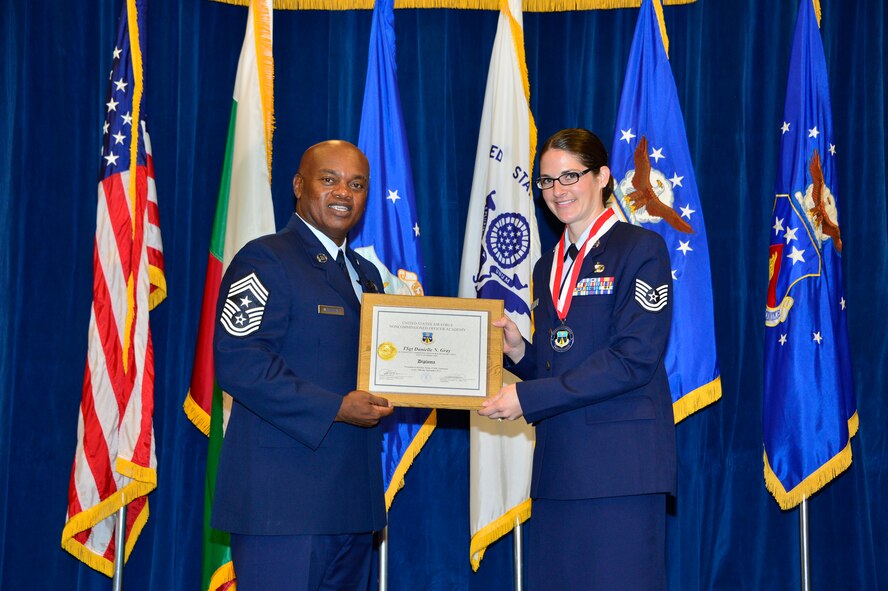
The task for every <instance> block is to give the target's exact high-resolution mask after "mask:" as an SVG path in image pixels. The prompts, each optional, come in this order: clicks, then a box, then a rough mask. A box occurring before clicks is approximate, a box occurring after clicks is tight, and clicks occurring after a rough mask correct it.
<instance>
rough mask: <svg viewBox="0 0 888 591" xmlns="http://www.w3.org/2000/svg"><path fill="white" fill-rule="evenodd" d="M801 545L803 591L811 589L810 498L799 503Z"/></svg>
mask: <svg viewBox="0 0 888 591" xmlns="http://www.w3.org/2000/svg"><path fill="white" fill-rule="evenodd" d="M799 542H800V544H799V546H800V548H799V549H800V554H801V569H802V577H801V579H802V580H801V583H802V591H811V561H810V557H809V546H808V499H807V498H805V499H802V502H801V504H800V505H799Z"/></svg>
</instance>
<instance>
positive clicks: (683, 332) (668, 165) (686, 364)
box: [611, 0, 721, 423]
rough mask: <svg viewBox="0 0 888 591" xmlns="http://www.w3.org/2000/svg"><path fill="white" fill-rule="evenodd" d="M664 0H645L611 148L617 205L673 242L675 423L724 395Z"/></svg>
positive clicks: (669, 360)
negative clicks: (662, 2)
mask: <svg viewBox="0 0 888 591" xmlns="http://www.w3.org/2000/svg"><path fill="white" fill-rule="evenodd" d="M668 42H669V40H668V38H667V37H666V28H665V25H664V23H663V16H662V7H661V6H660V2H659V0H654V1H651V0H644V2H642V5H641V9H640V12H639V15H638V23H637V24H636V26H635V36H634V38H633V40H632V48H631V49H630V51H629V64H628V66H627V67H626V77H625V80H624V81H623V94H622V96H621V98H620V109H619V112H618V114H617V123H616V128H615V130H614V141H613V146H612V148H611V174H612V175H613V177H614V180H615V182H616V190H615V191H614V193H615V196H614V197H615V198H614V201H615V202H616V206H615V209H617V210H618V213H621V214H622V217H623V219H624V220H626V221H628V222H630V223H633V224H636V225H639V226H642V227H644V228H647V229H648V230H653V231H654V232H657V233H658V234H660V235H661V236H662V237H663V239H664V240H665V241H666V246H667V248H668V249H669V257H670V259H671V262H672V280H673V287H674V298H675V300H674V302H673V306H672V309H673V312H672V331H671V333H670V335H669V345H668V347H667V349H666V360H665V363H666V372H667V374H668V375H669V387H670V390H671V392H672V409H673V412H674V414H675V422H676V423H677V422H679V421H681V420H682V419H684V418H685V417H687V416H688V415H690V414H691V413H693V412H695V411H696V410H698V409H700V408H703V407H704V406H706V405H708V404H710V403H712V402H715V401H716V400H718V399H719V398H721V377H720V372H719V368H718V359H717V357H716V351H715V328H714V320H713V309H712V279H711V276H710V270H709V247H708V245H707V243H706V227H705V225H704V224H703V208H702V207H701V206H700V195H699V193H698V192H697V181H696V178H695V176H694V165H693V163H692V162H691V155H690V150H689V149H688V140H687V134H686V132H685V126H684V119H683V117H682V114H681V108H680V106H679V104H678V91H677V90H676V87H675V80H674V78H673V77H672V68H671V66H670V65H669V57H668V55H667V50H668Z"/></svg>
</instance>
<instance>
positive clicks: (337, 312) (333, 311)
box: [318, 304, 345, 316]
mask: <svg viewBox="0 0 888 591" xmlns="http://www.w3.org/2000/svg"><path fill="white" fill-rule="evenodd" d="M318 314H328V315H330V316H345V308H343V307H342V306H325V305H324V304H318Z"/></svg>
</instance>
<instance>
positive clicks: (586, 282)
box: [573, 277, 614, 296]
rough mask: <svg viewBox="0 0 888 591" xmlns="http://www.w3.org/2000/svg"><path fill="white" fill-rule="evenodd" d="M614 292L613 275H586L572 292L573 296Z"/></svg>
mask: <svg viewBox="0 0 888 591" xmlns="http://www.w3.org/2000/svg"><path fill="white" fill-rule="evenodd" d="M612 293H614V278H613V277H586V278H585V279H583V280H581V281H580V282H579V283H577V286H576V287H575V288H574V292H573V294H574V295H575V296H587V295H610V294H612Z"/></svg>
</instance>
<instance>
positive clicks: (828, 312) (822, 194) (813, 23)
mask: <svg viewBox="0 0 888 591" xmlns="http://www.w3.org/2000/svg"><path fill="white" fill-rule="evenodd" d="M778 131H779V133H780V160H779V162H778V166H777V182H776V197H775V199H774V211H773V214H772V216H771V218H770V220H769V225H770V226H771V229H772V231H771V233H770V235H771V244H770V247H769V253H768V254H769V256H768V259H769V260H768V299H767V306H766V312H765V389H764V401H763V409H762V410H763V415H762V427H763V439H764V464H765V485H766V486H767V488H768V490H770V491H771V494H773V495H774V498H775V499H776V500H777V503H778V504H779V505H780V507H781V508H783V509H791V508H792V507H795V506H796V505H798V504H799V503H800V502H802V500H804V499H805V498H807V497H809V496H811V495H812V494H814V493H815V492H816V491H817V490H819V489H820V488H821V487H823V486H824V485H826V484H827V483H828V482H829V481H830V480H832V479H833V478H834V477H835V476H837V475H838V474H839V473H841V472H842V471H844V470H845V469H847V468H848V466H850V465H851V437H852V436H853V435H854V434H855V432H856V431H857V405H856V402H855V400H854V386H853V383H852V378H851V357H850V352H849V348H848V328H847V320H846V313H845V304H846V302H845V297H844V290H843V286H842V264H841V256H842V240H841V234H840V232H839V221H838V217H837V213H838V212H837V208H836V199H835V195H836V190H837V188H836V172H835V169H836V146H835V143H834V142H835V137H834V135H833V129H832V114H831V107H830V99H829V80H828V78H827V74H826V57H825V55H824V52H823V42H822V40H821V38H820V31H819V29H818V23H817V19H816V15H815V12H814V7H813V6H812V2H811V0H801V6H800V7H799V15H798V19H797V20H796V27H795V32H794V34H793V41H792V51H791V54H790V60H789V76H788V79H787V82H786V104H785V105H784V109H783V122H782V125H781V126H780V128H779V130H778Z"/></svg>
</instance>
